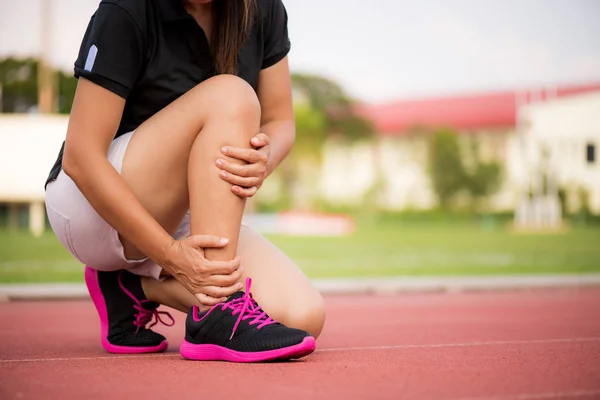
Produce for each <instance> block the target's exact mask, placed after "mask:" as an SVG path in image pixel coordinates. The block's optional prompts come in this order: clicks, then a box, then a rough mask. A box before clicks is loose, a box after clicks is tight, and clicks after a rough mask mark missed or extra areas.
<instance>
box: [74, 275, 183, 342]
mask: <svg viewBox="0 0 600 400" xmlns="http://www.w3.org/2000/svg"><path fill="white" fill-rule="evenodd" d="M85 283H86V285H87V288H88V291H89V292H90V296H91V297H92V300H93V301H94V305H95V306H96V310H97V311H98V315H99V316H100V328H101V329H100V330H101V335H102V347H104V349H105V350H106V351H108V352H109V353H117V354H138V353H155V352H161V351H165V350H166V349H167V347H168V346H169V343H168V342H167V340H166V339H165V337H164V336H162V335H160V334H158V333H156V332H154V331H152V330H150V329H148V328H151V327H152V326H154V325H156V324H157V323H158V322H161V323H163V324H164V325H167V326H171V325H173V324H174V323H175V321H174V320H173V317H171V315H170V314H169V313H167V312H165V311H158V310H157V308H158V306H159V304H158V303H155V302H152V301H150V300H147V299H146V297H145V295H144V291H143V290H142V285H141V280H140V277H139V276H137V275H134V274H132V273H131V272H128V271H125V270H120V271H112V272H104V271H98V270H95V269H93V268H90V267H87V266H86V267H85ZM140 299H141V300H140ZM161 315H165V316H167V317H168V318H169V319H170V320H171V322H170V323H166V322H164V321H163V320H162V319H161V317H160V316H161ZM153 317H154V322H153V323H152V324H151V325H150V326H149V327H148V328H146V325H148V323H150V321H152V318H153Z"/></svg>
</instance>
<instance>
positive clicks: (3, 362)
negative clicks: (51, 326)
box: [0, 353, 181, 364]
mask: <svg viewBox="0 0 600 400" xmlns="http://www.w3.org/2000/svg"><path fill="white" fill-rule="evenodd" d="M175 357H181V356H180V355H179V353H166V354H130V355H113V356H98V357H57V358H22V359H15V360H0V364H8V363H28V362H51V361H90V360H91V361H94V360H120V359H123V358H139V359H144V358H175Z"/></svg>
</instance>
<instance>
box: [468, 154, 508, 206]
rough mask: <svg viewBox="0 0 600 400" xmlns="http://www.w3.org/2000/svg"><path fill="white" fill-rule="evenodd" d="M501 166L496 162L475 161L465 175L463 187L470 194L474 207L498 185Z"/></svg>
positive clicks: (494, 190) (495, 189)
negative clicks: (471, 169)
mask: <svg viewBox="0 0 600 400" xmlns="http://www.w3.org/2000/svg"><path fill="white" fill-rule="evenodd" d="M501 174H502V168H501V166H500V164H499V163H498V162H495V161H492V162H481V161H477V162H476V165H475V168H474V169H473V171H472V172H471V173H469V174H467V176H466V182H465V189H467V191H468V193H469V194H470V196H471V200H472V201H473V203H474V206H475V208H477V207H478V206H480V204H479V203H480V202H481V201H482V200H483V199H485V198H486V197H487V196H489V195H490V194H492V193H494V192H496V191H497V190H498V188H499V187H500V178H501Z"/></svg>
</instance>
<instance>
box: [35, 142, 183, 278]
mask: <svg viewBox="0 0 600 400" xmlns="http://www.w3.org/2000/svg"><path fill="white" fill-rule="evenodd" d="M132 135H133V132H130V133H126V134H124V135H122V136H119V137H118V138H117V139H115V140H113V142H112V144H111V145H110V148H109V149H108V161H109V162H110V163H111V164H112V165H113V166H114V167H115V169H116V170H117V171H118V172H119V173H121V167H122V165H123V157H124V156H125V151H126V150H127V146H128V145H129V141H130V140H131V137H132ZM46 210H47V213H48V219H49V221H50V226H51V227H52V230H53V231H54V233H55V234H56V236H57V237H58V239H59V240H60V241H61V243H62V244H63V246H65V247H66V248H67V249H68V250H69V251H70V252H71V254H73V256H74V257H75V258H77V259H78V260H79V261H81V262H82V263H84V264H86V265H88V266H90V267H91V268H94V269H97V270H100V271H114V270H119V269H127V270H129V271H130V272H132V273H134V274H136V275H141V276H148V277H152V278H155V279H159V278H160V273H161V270H162V268H161V267H159V266H158V265H157V264H156V263H155V262H154V261H152V260H150V259H147V258H145V259H141V260H128V259H127V258H126V257H125V254H124V251H123V245H122V244H121V241H120V240H119V234H118V233H117V231H116V230H115V229H114V228H113V227H111V226H110V225H109V224H108V223H107V222H106V221H105V220H104V219H102V217H100V215H98V213H97V212H96V210H94V208H93V207H92V206H91V205H90V203H89V202H88V201H87V200H86V198H85V197H84V196H83V194H82V193H81V192H80V191H79V189H78V188H77V186H76V185H75V183H74V182H73V180H72V179H71V178H69V176H67V175H66V174H65V173H64V171H61V172H60V174H59V175H58V178H57V179H56V180H55V181H53V182H50V183H49V184H48V186H47V188H46ZM189 234H190V215H189V213H187V214H186V216H185V217H184V218H183V220H182V221H181V223H180V225H179V227H178V228H177V231H176V232H175V234H174V235H173V237H174V238H175V239H182V238H184V237H186V236H188V235H189Z"/></svg>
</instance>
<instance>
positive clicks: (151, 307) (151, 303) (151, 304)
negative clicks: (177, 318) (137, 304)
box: [142, 301, 160, 311]
mask: <svg viewBox="0 0 600 400" xmlns="http://www.w3.org/2000/svg"><path fill="white" fill-rule="evenodd" d="M158 306H160V304H159V303H157V302H155V301H148V302H145V303H142V308H143V309H145V310H149V311H154V310H156V309H157V308H158Z"/></svg>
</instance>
